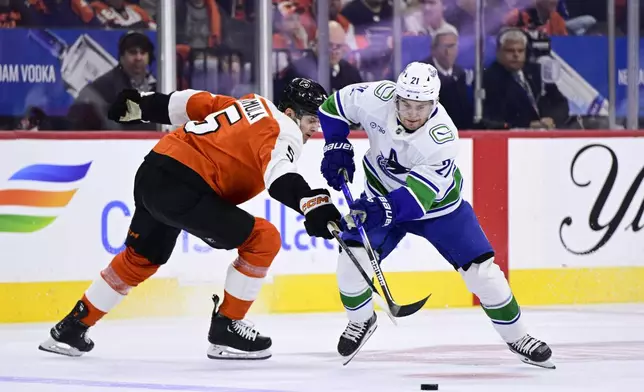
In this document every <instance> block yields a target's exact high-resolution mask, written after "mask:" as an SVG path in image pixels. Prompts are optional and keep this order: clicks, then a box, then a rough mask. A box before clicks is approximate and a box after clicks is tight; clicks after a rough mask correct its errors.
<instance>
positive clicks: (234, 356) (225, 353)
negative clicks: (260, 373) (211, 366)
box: [207, 344, 273, 360]
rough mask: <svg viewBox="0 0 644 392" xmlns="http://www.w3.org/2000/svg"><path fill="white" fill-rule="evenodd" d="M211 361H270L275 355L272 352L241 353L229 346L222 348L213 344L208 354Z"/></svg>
mask: <svg viewBox="0 0 644 392" xmlns="http://www.w3.org/2000/svg"><path fill="white" fill-rule="evenodd" d="M207 355H208V358H210V359H224V360H258V359H268V358H270V357H271V356H272V355H273V354H272V353H271V351H270V350H261V351H241V350H236V349H234V348H232V347H228V346H220V345H217V344H211V345H210V347H208V352H207Z"/></svg>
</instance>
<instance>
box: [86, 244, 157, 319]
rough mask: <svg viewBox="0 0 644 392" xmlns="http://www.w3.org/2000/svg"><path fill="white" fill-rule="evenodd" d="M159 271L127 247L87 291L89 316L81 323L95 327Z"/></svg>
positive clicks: (155, 266)
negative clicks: (133, 289)
mask: <svg viewBox="0 0 644 392" xmlns="http://www.w3.org/2000/svg"><path fill="white" fill-rule="evenodd" d="M158 269H159V266H158V265H155V264H152V263H151V262H150V261H149V260H147V259H146V258H145V257H143V256H141V255H139V254H137V253H136V252H134V250H132V248H130V247H127V248H125V250H123V251H122V252H121V253H119V254H118V255H116V256H115V257H114V258H113V259H112V262H111V263H110V265H108V266H107V268H105V269H104V270H103V271H101V276H99V277H98V278H97V279H96V280H94V282H92V284H91V285H90V286H89V288H88V289H87V290H86V291H85V294H84V295H83V298H82V301H83V303H85V305H86V306H87V309H88V315H87V316H86V317H84V318H83V319H81V322H83V323H84V324H85V325H89V326H92V325H94V324H96V322H97V321H98V320H100V319H101V318H102V317H103V316H105V315H106V314H107V313H108V312H109V311H110V310H112V308H114V307H115V306H116V305H118V304H119V303H120V302H121V301H122V300H123V298H125V296H126V295H127V294H128V293H129V292H130V290H131V289H132V288H133V287H136V286H138V285H139V284H140V283H141V282H143V281H145V280H146V279H148V278H149V277H150V276H152V275H153V274H154V273H155V272H156V271H157V270H158Z"/></svg>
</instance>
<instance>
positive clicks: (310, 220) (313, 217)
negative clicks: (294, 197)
mask: <svg viewBox="0 0 644 392" xmlns="http://www.w3.org/2000/svg"><path fill="white" fill-rule="evenodd" d="M300 210H301V211H302V214H304V219H305V220H304V228H306V232H307V233H308V235H310V236H311V237H322V238H326V239H327V240H330V239H332V238H333V236H332V235H331V232H329V229H327V227H326V226H327V223H329V222H335V223H339V222H340V218H341V217H342V215H341V214H340V211H338V209H337V208H336V207H335V205H334V204H333V203H332V202H331V196H330V195H329V191H327V190H326V189H312V190H310V191H308V192H307V193H306V194H305V195H304V197H303V198H302V199H300Z"/></svg>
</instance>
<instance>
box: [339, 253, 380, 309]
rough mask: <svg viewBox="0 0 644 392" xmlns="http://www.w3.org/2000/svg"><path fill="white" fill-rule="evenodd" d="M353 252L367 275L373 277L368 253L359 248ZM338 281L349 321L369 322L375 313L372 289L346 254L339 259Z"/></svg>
mask: <svg viewBox="0 0 644 392" xmlns="http://www.w3.org/2000/svg"><path fill="white" fill-rule="evenodd" d="M351 251H353V254H354V255H355V256H356V258H357V259H358V261H359V262H360V265H361V266H362V268H363V269H364V271H365V272H366V273H367V275H369V276H373V268H372V267H371V263H370V262H369V257H368V256H367V251H365V250H364V248H358V247H353V248H351ZM337 279H338V288H339V289H340V300H341V301H342V305H344V308H345V309H346V311H347V317H349V320H351V321H354V322H364V321H367V320H369V318H370V317H371V316H372V315H373V311H374V305H373V300H372V299H371V295H372V291H371V288H369V285H368V284H367V282H365V280H364V278H363V277H362V275H361V274H360V272H358V269H357V268H356V266H355V265H354V264H353V262H352V261H351V259H350V258H349V256H348V255H347V254H346V253H345V252H342V253H340V256H339V257H338V269H337Z"/></svg>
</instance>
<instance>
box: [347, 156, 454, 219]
mask: <svg viewBox="0 0 644 392" xmlns="http://www.w3.org/2000/svg"><path fill="white" fill-rule="evenodd" d="M459 193H460V172H459V171H458V168H457V167H456V165H455V163H454V160H453V159H445V160H442V161H440V163H438V164H431V163H422V164H419V165H415V166H414V167H412V169H411V171H410V172H409V174H408V175H407V180H406V186H402V187H400V188H398V189H396V190H394V191H392V192H390V193H389V194H388V195H387V196H380V197H375V198H372V199H367V198H361V199H358V200H356V201H355V203H354V204H352V205H350V206H349V208H350V210H351V213H350V214H349V215H347V216H346V217H344V218H343V226H344V227H345V228H347V229H349V230H353V229H355V227H356V222H355V219H359V220H360V222H361V223H362V224H363V226H364V227H365V229H366V230H367V231H368V230H371V229H373V228H377V227H387V226H389V225H391V224H396V223H402V222H407V221H410V220H414V219H418V218H421V217H422V216H423V215H425V214H426V213H427V212H429V211H430V210H431V209H432V208H434V207H436V203H440V202H442V201H449V200H448V199H450V200H451V199H452V198H458V197H460V194H459Z"/></svg>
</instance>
